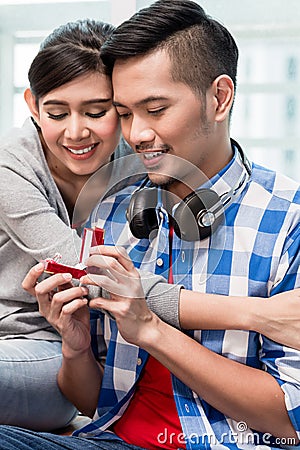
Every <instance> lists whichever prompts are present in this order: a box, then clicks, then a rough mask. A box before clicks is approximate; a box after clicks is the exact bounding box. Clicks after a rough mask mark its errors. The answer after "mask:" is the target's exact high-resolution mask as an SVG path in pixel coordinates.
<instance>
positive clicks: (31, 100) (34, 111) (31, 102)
mask: <svg viewBox="0 0 300 450" xmlns="http://www.w3.org/2000/svg"><path fill="white" fill-rule="evenodd" d="M24 99H25V102H26V103H27V106H28V108H29V110H30V112H31V115H32V117H33V118H34V120H35V122H36V123H37V124H38V125H40V114H39V108H38V105H37V101H36V97H35V96H34V95H33V93H32V92H31V90H30V89H29V88H27V89H26V90H25V92H24Z"/></svg>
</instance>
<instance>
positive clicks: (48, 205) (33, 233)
mask: <svg viewBox="0 0 300 450" xmlns="http://www.w3.org/2000/svg"><path fill="white" fill-rule="evenodd" d="M128 153H131V149H130V148H129V147H128V146H127V145H126V144H125V143H124V141H121V143H120V144H119V146H118V148H117V149H116V152H115V161H117V160H118V157H119V156H122V155H126V154H128ZM134 164H136V165H137V166H136V172H137V173H138V172H140V162H139V161H138V158H137V159H136V162H135V163H134ZM123 169H124V167H123ZM118 172H120V178H119V179H122V176H121V173H122V165H118V164H115V163H114V177H113V179H115V180H117V179H118ZM126 182H127V181H126V180H125V181H124V183H126ZM121 187H124V185H123V186H121ZM118 188H120V186H118ZM80 245H81V239H80V237H79V236H78V234H77V233H76V231H75V230H72V229H71V224H70V220H69V217H68V213H67V210H66V207H65V204H64V202H63V199H62V197H61V194H60V192H59V190H58V188H57V186H56V184H55V182H54V179H53V177H52V175H51V173H50V171H49V168H48V165H47V162H46V159H45V156H44V153H43V150H42V147H41V143H40V139H39V136H38V133H37V131H36V129H35V127H34V125H33V124H32V121H31V120H30V119H28V120H27V121H26V122H25V124H24V126H23V127H22V128H15V129H13V130H12V131H11V132H10V133H9V134H8V135H7V136H4V137H2V144H1V145H0V261H1V266H0V339H9V338H14V337H28V338H32V339H48V340H59V339H60V337H59V336H58V335H57V333H56V331H55V330H54V329H53V328H52V327H51V326H50V325H49V324H48V322H47V321H46V320H45V319H44V318H42V317H41V316H40V314H39V312H38V305H37V302H36V299H35V298H34V297H32V296H30V295H29V294H28V293H27V292H25V291H24V290H23V289H22V286H21V283H22V280H23V278H24V276H25V274H26V273H27V272H28V270H29V269H30V268H31V267H32V266H33V265H35V264H36V263H37V262H38V261H40V260H41V259H45V258H48V257H52V256H54V254H55V253H56V252H59V253H60V254H61V255H62V256H63V258H62V261H61V262H63V263H65V264H71V265H74V264H76V263H77V262H78V255H79V248H80ZM151 280H153V281H151V283H150V284H149V285H147V283H146V286H145V291H146V293H148V292H151V291H152V292H153V295H152V296H151V297H152V298H154V299H155V298H160V299H161V295H162V292H163V291H164V290H166V298H165V300H166V303H165V304H164V308H163V309H165V312H167V311H168V310H169V307H171V305H170V304H169V305H168V302H169V301H170V300H172V301H173V303H174V305H173V309H174V310H173V312H172V315H173V316H174V315H175V316H176V314H177V302H178V291H179V287H176V288H174V290H170V287H169V288H168V289H166V287H164V284H162V283H159V284H158V283H157V281H158V279H155V278H154V279H153V277H151ZM176 320H177V318H176V317H175V322H176Z"/></svg>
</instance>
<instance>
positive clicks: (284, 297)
mask: <svg viewBox="0 0 300 450" xmlns="http://www.w3.org/2000/svg"><path fill="white" fill-rule="evenodd" d="M140 274H141V282H142V286H143V289H144V293H145V296H146V301H147V304H148V307H149V308H150V309H151V310H152V311H153V312H154V313H155V314H156V315H157V316H158V317H160V318H161V319H162V320H163V321H164V322H167V323H168V324H170V325H172V326H174V327H176V328H182V329H186V330H189V329H192V330H195V329H202V330H246V331H249V330H252V331H256V332H258V333H260V334H263V335H265V336H266V337H268V338H270V339H272V340H273V341H276V342H280V343H281V344H284V345H287V346H288V347H292V348H295V349H298V350H300V289H294V290H292V291H288V292H283V293H280V294H277V295H274V296H273V297H269V298H260V297H233V296H225V295H217V294H206V293H202V292H194V291H189V290H187V289H184V288H183V286H181V285H170V284H168V283H167V282H166V281H165V279H164V278H163V277H160V276H159V275H153V274H149V273H145V272H140Z"/></svg>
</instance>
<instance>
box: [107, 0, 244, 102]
mask: <svg viewBox="0 0 300 450" xmlns="http://www.w3.org/2000/svg"><path fill="white" fill-rule="evenodd" d="M155 50H165V51H166V52H167V54H168V55H169V57H170V60H171V64H172V69H171V71H172V77H173V79H174V81H180V82H183V83H185V84H186V85H188V86H189V87H190V88H191V89H192V90H193V91H194V92H195V93H197V94H200V95H201V94H202V95H203V94H204V93H205V92H206V90H207V89H208V88H209V86H210V85H211V83H212V82H213V81H214V80H215V78H217V77H218V76H219V75H222V74H226V75H228V76H229V77H230V78H231V79H232V81H233V83H234V85H236V71H237V61H238V48H237V46H236V43H235V41H234V39H233V37H232V36H231V34H230V33H229V31H228V30H227V29H226V28H225V27H224V26H223V25H222V24H220V23H219V22H217V21H216V20H214V19H212V18H211V17H210V16H208V15H207V14H206V13H205V11H204V10H203V8H202V7H201V6H199V5H198V4H197V3H195V2H193V1H189V0H158V1H157V2H155V3H153V4H152V5H150V6H149V7H147V8H144V9H141V10H140V11H139V12H137V13H136V14H134V15H133V16H132V17H131V18H130V19H129V20H127V21H126V22H124V23H123V24H121V25H120V26H118V27H117V28H116V29H115V31H114V32H113V34H112V36H111V37H110V38H109V39H108V40H107V41H106V42H105V44H104V45H103V46H102V49H101V57H102V59H103V61H104V63H105V65H106V66H107V68H108V71H109V73H111V72H112V70H113V66H114V63H115V61H116V60H127V59H129V58H132V57H135V56H141V55H145V54H147V53H150V52H153V51H155Z"/></svg>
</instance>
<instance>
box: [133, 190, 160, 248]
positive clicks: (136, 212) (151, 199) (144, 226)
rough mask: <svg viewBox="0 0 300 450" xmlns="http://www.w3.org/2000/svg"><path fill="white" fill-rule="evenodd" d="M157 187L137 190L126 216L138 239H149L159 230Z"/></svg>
mask: <svg viewBox="0 0 300 450" xmlns="http://www.w3.org/2000/svg"><path fill="white" fill-rule="evenodd" d="M156 205H157V189H156V188H151V187H150V188H143V189H141V190H137V191H135V192H134V193H133V194H132V196H131V199H130V203H129V205H128V208H127V211H126V218H127V221H128V223H129V228H130V231H131V233H132V234H133V236H135V237H136V238H138V239H149V237H150V235H151V237H152V233H153V232H156V233H157V231H158V227H159V224H158V219H157V212H156Z"/></svg>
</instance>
